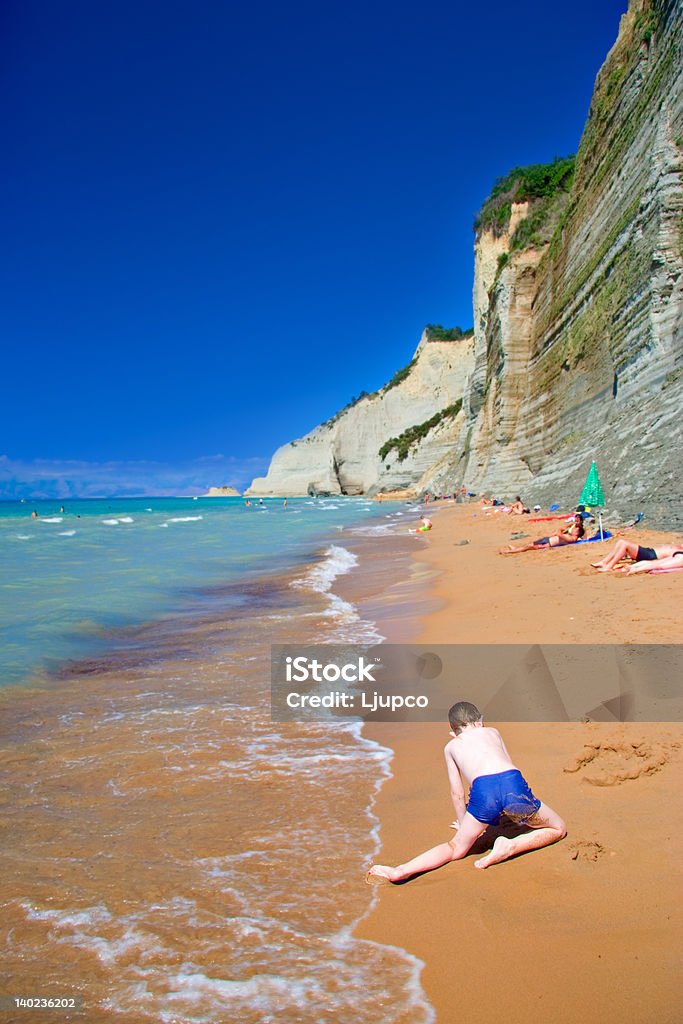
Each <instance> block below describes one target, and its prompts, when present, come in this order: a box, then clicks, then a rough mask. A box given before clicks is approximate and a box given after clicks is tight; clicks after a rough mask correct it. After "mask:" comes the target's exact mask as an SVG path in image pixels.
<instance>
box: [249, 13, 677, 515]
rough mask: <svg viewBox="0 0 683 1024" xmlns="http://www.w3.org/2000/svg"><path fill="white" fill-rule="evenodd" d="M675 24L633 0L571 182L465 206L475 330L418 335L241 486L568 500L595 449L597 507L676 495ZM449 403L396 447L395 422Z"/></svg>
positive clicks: (413, 421) (418, 421)
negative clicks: (401, 371)
mask: <svg viewBox="0 0 683 1024" xmlns="http://www.w3.org/2000/svg"><path fill="white" fill-rule="evenodd" d="M682 36H683V13H682V11H681V7H680V5H679V3H678V2H677V0H631V3H630V6H629V10H628V13H627V14H626V15H624V17H623V18H622V22H621V26H620V30H619V36H618V39H617V41H616V43H615V45H614V46H613V48H612V50H611V51H610V53H609V54H608V56H607V59H606V61H605V64H604V65H603V67H602V69H601V70H600V72H599V74H598V76H597V80H596V84H595V91H594V94H593V98H592V101H591V106H590V110H589V114H588V120H587V123H586V127H585V130H584V133H583V137H582V139H581V144H580V147H579V151H578V154H577V157H576V162H575V166H574V164H573V163H572V171H573V183H571V174H570V173H569V172H568V173H567V175H566V176H565V177H564V178H562V177H561V175H560V178H558V181H559V185H558V188H557V191H556V193H555V194H553V195H548V196H544V198H538V195H539V194H543V193H534V191H533V189H532V190H531V193H530V194H529V195H526V194H525V193H524V189H521V191H520V188H519V187H518V184H517V185H516V184H515V180H516V179H514V174H513V176H512V177H511V178H510V179H509V181H508V180H507V179H506V180H505V181H504V182H503V183H502V185H500V188H499V189H498V192H496V190H494V193H492V199H493V201H492V204H491V205H490V206H489V207H488V213H489V214H491V212H492V216H491V217H489V219H488V220H487V218H486V217H482V218H480V222H479V226H478V231H477V237H476V242H475V275H474V295H473V306H474V338H473V340H472V339H468V340H467V341H466V342H464V341H460V342H458V343H455V344H454V343H435V342H426V339H425V338H423V340H422V341H421V343H420V346H419V348H418V351H417V353H416V358H415V361H414V363H413V364H412V368H411V372H410V373H409V374H408V375H407V376H406V378H405V379H404V380H402V381H401V382H400V384H398V385H397V386H396V387H392V388H388V389H382V391H380V392H378V393H377V394H375V395H372V396H369V397H367V398H364V399H363V400H362V401H361V402H359V403H357V405H355V406H354V407H353V408H351V409H348V410H346V411H343V412H342V413H341V414H338V416H337V417H335V418H334V419H333V420H332V421H330V422H329V423H328V424H324V425H322V426H320V427H318V428H316V430H314V431H313V432H312V433H311V434H309V435H307V436H306V437H305V438H302V439H301V440H300V441H295V442H292V444H290V445H286V446H285V447H284V448H281V449H280V450H279V451H278V452H277V453H276V454H275V456H274V458H273V462H272V464H271V467H270V470H269V472H268V476H267V477H265V478H262V479H260V480H255V481H254V483H253V485H252V492H253V493H256V494H266V493H280V494H299V493H305V492H306V491H307V490H308V489H309V487H310V486H311V485H312V486H313V487H314V488H315V489H318V490H328V491H332V492H335V493H338V492H340V491H342V492H346V493H360V492H364V493H368V492H375V491H378V490H391V489H393V488H400V487H403V488H405V487H412V488H414V489H419V488H424V487H427V488H429V489H432V490H437V491H439V490H447V491H450V490H453V489H454V488H456V487H458V486H460V485H461V484H462V483H465V484H466V485H467V486H468V487H469V488H471V489H475V490H483V489H488V490H493V491H496V492H498V493H502V494H504V495H511V494H514V493H516V492H517V491H524V492H525V494H526V496H527V497H528V498H529V499H533V500H538V501H539V502H544V501H545V500H559V501H561V500H567V501H575V500H576V497H577V495H578V493H579V490H580V487H581V484H582V482H583V478H584V477H585V474H586V472H587V470H588V467H589V465H590V461H591V459H592V458H593V457H595V458H597V460H598V465H599V468H600V472H601V476H602V478H603V484H604V486H605V491H606V495H607V500H608V503H609V505H610V506H611V507H613V508H614V507H615V506H617V505H618V506H619V508H620V509H624V510H626V509H627V508H629V507H633V506H634V505H637V506H640V505H642V504H643V503H648V504H649V506H650V508H651V509H652V510H654V509H655V507H656V506H657V504H667V505H669V506H670V504H671V501H672V498H674V496H675V495H680V493H681V489H680V484H679V478H680V471H681V428H680V409H681V398H682V397H683V395H682V392H683V369H682V364H683V187H682V181H683V177H682V176H683V53H682ZM567 166H569V165H567ZM531 170H535V169H534V168H532V169H531ZM554 170H555V169H554V167H553V165H551V168H550V172H551V173H554ZM559 170H560V171H561V173H562V174H564V173H565V170H564V167H563V166H560V167H559ZM506 189H507V191H506ZM459 399H462V408H461V409H460V410H459V411H457V412H455V411H453V410H451V412H452V414H449V415H447V416H445V417H444V418H442V419H441V420H440V421H439V422H438V423H437V424H436V425H435V426H433V427H432V428H430V429H429V430H427V431H426V432H425V431H413V432H412V434H411V433H409V434H408V435H407V437H408V438H410V437H412V438H413V441H412V443H411V444H410V445H408V446H406V444H405V443H404V444H403V446H402V447H401V444H400V437H399V435H401V434H402V433H403V432H404V431H407V430H408V428H410V427H414V426H418V425H423V426H424V425H425V424H426V423H428V422H429V420H430V419H431V418H432V417H433V416H434V415H435V414H436V413H438V412H439V411H440V410H444V409H448V408H449V407H452V406H453V405H454V403H457V402H458V400H459ZM391 438H394V439H395V441H396V443H395V444H394V447H393V448H391V450H390V451H389V452H388V454H386V457H385V458H382V457H380V455H379V452H380V450H381V449H382V450H385V451H386V445H387V442H388V441H389V440H390V439H391ZM404 440H405V439H404ZM399 453H400V455H401V461H399V458H398V454H399ZM678 501H679V503H680V498H679V499H678ZM679 513H680V518H681V519H683V507H681V508H680V509H679Z"/></svg>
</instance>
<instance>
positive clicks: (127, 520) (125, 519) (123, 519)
mask: <svg viewBox="0 0 683 1024" xmlns="http://www.w3.org/2000/svg"><path fill="white" fill-rule="evenodd" d="M119 522H120V523H134V522H135V520H134V519H133V517H132V516H121V518H120V519H119Z"/></svg>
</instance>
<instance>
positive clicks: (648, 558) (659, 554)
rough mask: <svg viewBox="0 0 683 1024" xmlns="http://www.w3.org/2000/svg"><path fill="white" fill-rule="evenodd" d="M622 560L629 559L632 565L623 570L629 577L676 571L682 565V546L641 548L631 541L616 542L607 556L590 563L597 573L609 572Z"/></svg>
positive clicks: (662, 545) (663, 545) (664, 545)
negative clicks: (657, 571) (653, 572)
mask: <svg viewBox="0 0 683 1024" xmlns="http://www.w3.org/2000/svg"><path fill="white" fill-rule="evenodd" d="M624 558H630V559H631V561H632V562H633V563H634V564H633V565H630V566H628V568H627V569H626V570H625V571H626V572H627V573H628V575H629V576H631V575H632V574H633V573H636V572H652V570H653V569H678V568H680V567H681V566H682V565H683V561H681V559H682V558H683V544H681V545H679V546H678V547H677V546H676V545H675V544H661V545H658V546H657V548H643V547H641V546H640V544H635V543H634V542H633V541H628V540H618V541H617V542H616V544H615V545H614V548H613V550H612V551H610V553H609V554H608V555H605V557H604V558H602V559H601V560H600V561H599V562H591V565H592V566H593V568H594V569H597V570H598V572H610V571H611V570H612V569H614V567H615V566H616V564H617V562H621V561H622V559H624Z"/></svg>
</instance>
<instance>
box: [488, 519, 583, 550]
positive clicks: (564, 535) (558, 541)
mask: <svg viewBox="0 0 683 1024" xmlns="http://www.w3.org/2000/svg"><path fill="white" fill-rule="evenodd" d="M585 532H586V531H585V530H584V526H583V517H582V515H581V513H580V512H577V513H576V515H575V516H574V521H573V523H572V524H571V526H568V527H567V528H566V529H564V530H560V532H559V533H553V534H552V536H550V537H539V539H538V540H532V541H531V543H530V544H519V545H517V547H515V546H514V545H513V544H508V546H507V547H506V548H501V549H500V551H499V552H498V554H499V555H518V554H520V552H522V551H538V550H539V549H540V548H557V547H561V546H563V545H564V544H576V542H577V540H581V538H582V537H583V535H584V533H585Z"/></svg>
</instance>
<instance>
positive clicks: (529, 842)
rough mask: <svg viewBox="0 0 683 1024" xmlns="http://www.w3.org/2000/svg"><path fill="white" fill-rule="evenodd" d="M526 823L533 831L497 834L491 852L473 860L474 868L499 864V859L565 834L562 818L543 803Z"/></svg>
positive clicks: (501, 859)
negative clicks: (512, 837)
mask: <svg viewBox="0 0 683 1024" xmlns="http://www.w3.org/2000/svg"><path fill="white" fill-rule="evenodd" d="M526 824H527V825H529V826H530V827H531V829H532V830H533V831H531V832H525V833H524V835H522V836H515V838H514V839H508V838H507V837H506V836H498V838H497V839H496V841H495V843H494V844H493V849H492V850H491V852H490V853H487V854H486V856H485V857H482V858H481V859H480V860H476V861H475V862H474V866H475V868H490V867H491V865H492V864H500V862H501V861H503V860H509V859H510V857H516V856H517V855H518V854H520V853H528V852H529V851H530V850H540V849H542V847H544V846H551V845H552V843H557V842H558V841H559V840H560V839H564V837H565V836H566V834H567V826H566V825H565V823H564V822H563V821H562V818H561V817H560V816H559V814H557V813H556V812H555V811H553V809H552V808H551V807H548V805H547V804H544V803H542V804H541V806H540V807H539V809H538V810H537V811H536V814H534V816H533V818H529V820H528V822H526Z"/></svg>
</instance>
